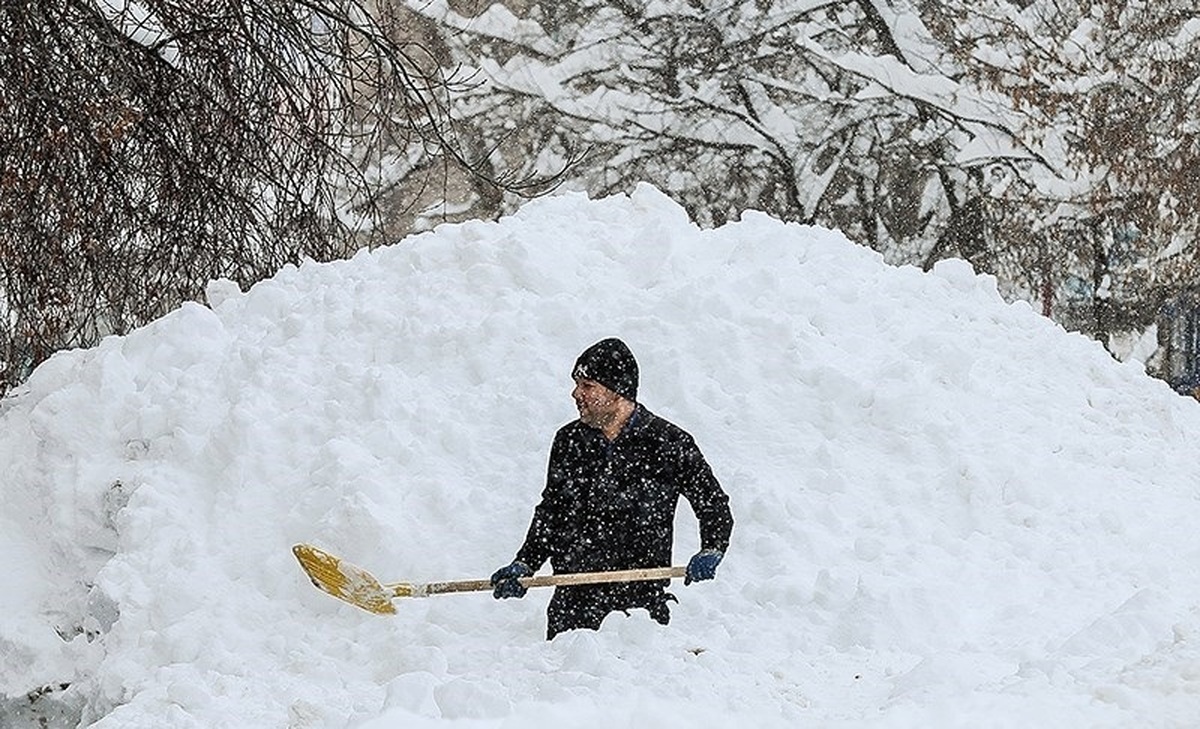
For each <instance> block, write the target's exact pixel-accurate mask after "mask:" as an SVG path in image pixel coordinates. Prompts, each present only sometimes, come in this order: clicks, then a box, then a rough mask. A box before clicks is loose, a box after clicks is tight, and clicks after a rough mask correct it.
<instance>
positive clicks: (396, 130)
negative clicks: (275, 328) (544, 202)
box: [0, 0, 548, 393]
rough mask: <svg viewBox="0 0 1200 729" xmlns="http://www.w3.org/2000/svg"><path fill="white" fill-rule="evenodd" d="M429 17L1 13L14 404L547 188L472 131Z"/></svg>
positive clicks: (268, 6) (305, 10)
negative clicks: (481, 203) (224, 296)
mask: <svg viewBox="0 0 1200 729" xmlns="http://www.w3.org/2000/svg"><path fill="white" fill-rule="evenodd" d="M427 25H428V24H427V23H424V22H423V21H421V20H420V19H419V18H417V17H415V16H413V15H412V14H411V13H409V12H407V11H405V10H404V9H403V8H400V7H390V8H376V7H374V6H369V5H368V4H366V3H362V2H358V1H357V0H305V2H292V1H291V0H256V1H255V2H242V1H241V0H141V1H140V2H128V1H127V0H56V1H55V2H43V1H42V0H6V1H5V2H3V3H0V109H2V110H3V111H2V112H0V393H3V392H4V391H5V390H6V389H8V388H9V387H10V386H11V385H13V384H15V383H17V382H19V381H20V380H21V379H23V378H24V377H25V376H26V375H27V374H28V373H29V372H30V371H31V369H32V368H33V367H35V366H36V365H37V364H38V363H39V362H41V361H42V360H44V359H45V358H46V357H48V356H49V355H50V354H51V353H53V352H54V351H56V350H58V349H62V348H65V347H76V346H86V345H90V344H93V343H95V342H96V341H98V340H99V338H101V337H102V336H104V335H106V334H111V333H123V332H126V331H128V330H129V329H130V328H132V327H135V326H138V325H140V324H143V323H146V322H148V321H150V320H152V319H154V318H155V317H158V316H161V315H162V314H164V313H166V312H167V311H169V310H170V309H172V308H174V307H176V306H178V305H179V304H180V303H181V302H182V301H185V300H189V299H201V298H202V296H203V291H204V286H205V284H206V282H208V281H209V280H212V279H216V278H228V279H232V280H233V281H236V282H237V283H238V284H239V285H241V286H243V287H246V286H248V285H250V284H252V283H253V282H255V281H257V280H259V279H262V278H264V277H266V276H270V275H272V274H274V273H275V272H276V271H277V270H278V269H279V268H280V267H281V266H282V265H284V264H285V263H298V262H299V261H300V260H301V259H304V258H312V259H315V260H328V259H331V258H335V257H338V256H342V255H345V254H346V253H348V252H350V251H352V250H354V249H355V248H358V247H360V246H363V245H371V244H374V243H378V242H380V241H383V240H387V239H389V237H394V236H396V235H398V234H399V233H400V232H406V231H407V230H408V229H410V228H411V227H413V225H416V224H417V223H418V222H419V218H420V216H421V215H422V214H423V212H424V211H423V210H422V207H421V206H423V205H426V204H430V203H433V202H436V201H438V200H441V199H444V198H445V197H446V195H445V194H444V193H443V192H441V190H443V189H445V188H447V187H454V188H455V197H456V199H458V200H460V201H462V200H466V201H471V200H481V199H482V200H487V199H491V198H495V197H497V196H498V195H499V192H498V191H499V190H506V191H508V192H511V193H514V194H527V193H530V192H533V191H535V188H536V187H537V185H538V184H541V183H545V182H548V181H547V180H540V181H539V180H532V179H527V178H526V179H518V178H515V177H505V176H503V175H500V174H498V173H497V171H496V170H495V168H494V167H493V166H492V165H491V164H489V162H488V160H487V158H486V155H485V154H484V153H483V149H482V147H481V145H480V144H479V140H478V139H477V138H476V137H473V136H464V135H462V134H461V132H460V130H459V129H458V128H457V127H456V126H455V124H454V122H453V121H452V119H451V117H450V114H449V111H450V107H451V102H452V99H453V97H454V95H455V94H456V93H460V92H462V91H463V90H465V89H467V88H469V83H467V82H465V81H464V80H462V79H460V78H458V77H456V76H455V75H454V74H453V72H452V70H451V71H448V70H447V69H448V68H451V64H450V63H449V59H447V58H446V50H445V48H443V47H440V46H438V45H437V43H436V33H433V32H424V31H426V30H428V28H427ZM469 207H470V205H469V204H464V205H460V210H459V212H464V213H465V212H466V211H467V209H468V208H469ZM493 207H494V204H493ZM442 211H443V213H444V212H445V208H444V206H443V208H442ZM434 214H437V211H434Z"/></svg>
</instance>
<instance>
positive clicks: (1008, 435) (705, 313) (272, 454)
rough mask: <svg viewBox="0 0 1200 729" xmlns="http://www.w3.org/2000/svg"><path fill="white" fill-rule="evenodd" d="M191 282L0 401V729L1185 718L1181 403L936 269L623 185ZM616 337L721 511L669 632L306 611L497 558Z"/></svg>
mask: <svg viewBox="0 0 1200 729" xmlns="http://www.w3.org/2000/svg"><path fill="white" fill-rule="evenodd" d="M209 293H210V303H211V308H207V307H204V306H200V305H197V304H189V305H185V306H183V307H182V308H180V309H178V310H176V311H175V312H173V313H171V314H169V315H168V316H165V317H163V318H162V319H160V320H158V321H156V322H154V323H153V324H151V325H149V326H147V327H144V328H142V329H140V330H138V331H135V332H133V333H132V334H130V335H128V336H125V337H111V338H108V339H106V340H105V341H103V342H102V343H101V344H100V345H99V346H97V347H94V348H91V349H87V350H78V351H71V352H65V353H61V354H58V355H56V356H55V357H53V358H52V359H51V360H50V361H48V362H47V363H45V364H44V365H43V366H42V367H40V368H39V369H38V370H37V371H36V372H35V373H34V375H33V377H32V378H31V379H30V380H29V381H28V383H27V384H26V385H25V386H23V387H22V388H20V390H19V391H17V392H15V393H14V394H12V395H11V396H10V397H8V398H6V399H5V400H4V401H3V405H2V408H3V409H2V412H0V462H2V463H3V464H4V472H3V476H2V478H0V490H2V493H0V495H2V496H3V503H4V508H3V511H2V512H0V559H2V560H3V564H4V565H5V575H4V582H5V586H4V588H3V589H2V590H0V655H2V656H3V660H2V661H0V696H2V698H3V701H2V702H0V707H2V708H0V724H5V723H7V725H9V726H15V727H24V726H35V725H36V723H35V722H36V719H35V718H30V716H29V714H28V711H25V713H22V712H23V710H22V709H21V708H20V707H21V706H24V705H25V704H27V703H28V702H27V701H25V698H24V697H25V695H26V694H27V692H29V691H31V690H34V689H37V688H38V687H41V686H45V685H53V686H55V687H57V688H55V690H53V691H51V692H50V694H49V695H48V696H47V698H46V701H50V700H53V701H57V702H59V704H60V705H61V706H65V707H67V708H68V709H71V707H74V708H73V711H74V715H70V714H71V711H66V713H67V714H68V715H69V716H68V718H67V719H58V721H61V722H66V723H69V724H74V723H76V722H78V723H80V724H82V725H84V726H87V725H91V726H95V727H102V728H103V729H116V728H122V729H124V728H127V727H204V728H211V727H293V728H301V727H314V728H316V727H329V728H341V727H364V728H368V727H369V729H393V728H395V729H399V728H402V727H403V728H405V729H409V728H413V727H416V728H418V729H419V728H422V727H441V726H453V727H459V728H461V729H483V728H492V727H555V728H556V729H558V728H567V729H570V728H573V727H579V728H583V727H597V726H603V727H609V728H614V729H619V728H622V727H664V728H666V729H672V728H675V727H678V728H679V729H700V728H705V727H730V726H751V727H796V726H819V727H886V728H894V727H897V728H898V727H921V728H923V729H927V728H928V727H964V726H970V727H1021V728H1027V727H1176V726H1179V727H1183V726H1194V722H1195V721H1196V717H1198V716H1200V610H1198V608H1200V530H1198V529H1197V523H1200V501H1198V500H1197V492H1198V487H1200V458H1198V457H1197V453H1196V450H1195V441H1196V434H1197V433H1200V407H1198V406H1197V404H1196V403H1195V402H1194V401H1191V400H1188V399H1185V398H1182V397H1179V396H1177V395H1175V394H1174V393H1172V392H1171V391H1170V390H1169V388H1168V387H1167V386H1166V385H1164V384H1163V383H1161V382H1158V381H1156V380H1152V379H1150V378H1148V377H1147V376H1146V375H1144V374H1143V373H1142V372H1141V371H1140V369H1139V368H1138V367H1136V366H1133V365H1127V364H1121V363H1118V362H1116V361H1114V360H1112V359H1111V358H1110V357H1109V356H1107V355H1106V354H1105V352H1104V351H1103V350H1102V349H1101V348H1100V347H1099V345H1097V344H1096V343H1094V342H1092V341H1091V340H1088V339H1086V338H1084V337H1082V336H1078V335H1073V334H1068V333H1066V332H1064V331H1063V330H1062V329H1061V328H1059V327H1057V326H1056V325H1054V324H1053V323H1051V322H1050V321H1048V320H1046V319H1044V318H1042V317H1040V316H1038V315H1037V314H1036V313H1035V312H1034V311H1032V310H1031V309H1030V308H1029V307H1028V306H1025V305H1023V304H1013V305H1010V304H1006V303H1005V302H1004V301H1002V299H1001V298H1000V296H999V295H998V294H997V292H996V287H995V282H994V280H993V279H991V278H990V277H987V276H979V275H976V274H975V273H974V272H973V271H972V270H971V268H970V267H969V266H968V265H967V264H966V263H963V262H959V261H947V262H943V263H941V264H939V265H938V266H937V267H936V269H935V270H934V271H933V272H932V273H929V274H924V273H922V272H920V271H918V270H916V269H913V268H896V267H891V266H888V265H886V264H885V263H883V262H882V260H881V259H880V257H879V256H878V255H876V254H875V253H873V252H871V251H869V250H867V249H865V248H863V247H860V246H856V245H854V244H852V243H850V242H848V241H847V240H845V238H844V237H842V235H841V234H840V233H837V232H834V231H829V230H823V229H818V228H810V227H804V226H799V225H785V224H783V223H780V222H778V221H776V220H772V219H770V218H768V217H766V216H764V215H761V214H755V213H748V214H746V215H745V216H743V219H742V220H741V221H740V222H736V223H732V224H729V225H726V226H724V227H721V228H719V229H716V230H700V229H698V228H696V227H694V226H693V225H692V224H690V223H689V222H688V220H687V217H686V215H685V213H684V211H683V210H682V209H681V208H680V207H678V206H677V205H675V204H674V203H673V202H671V201H670V200H668V199H667V198H666V197H665V196H663V195H662V194H661V193H659V192H657V191H656V190H654V189H653V188H649V187H642V188H639V189H638V190H637V191H636V192H635V193H634V194H632V195H630V196H616V197H610V198H605V199H602V200H595V201H593V200H589V199H587V198H586V197H584V196H581V195H576V194H563V195H559V196H555V197H552V198H547V199H542V200H538V201H535V202H532V203H530V204H528V205H527V206H526V207H524V208H523V209H522V210H520V211H519V212H518V213H516V214H515V215H513V216H511V217H508V218H505V219H503V220H500V221H499V222H494V223H490V222H472V223H465V224H461V225H452V226H443V227H440V228H438V229H436V230H434V231H432V232H429V233H425V234H422V235H419V236H416V237H412V238H409V239H406V240H404V241H401V242H400V243H397V244H396V245H393V246H390V247H387V248H382V249H379V250H376V251H372V252H362V253H360V254H359V255H357V256H355V257H354V258H353V259H352V260H349V261H343V262H337V263H330V264H315V263H306V264H304V265H302V266H300V267H299V268H295V267H288V268H286V269H284V270H283V271H281V272H280V273H279V274H278V275H277V276H275V277H274V278H272V279H270V280H268V281H264V282H262V283H260V284H258V285H256V286H254V287H253V288H251V289H250V290H249V291H247V292H245V293H242V292H239V291H237V290H236V287H232V285H231V284H227V283H225V284H221V283H218V284H214V285H213V286H211V287H210V292H209ZM605 336H620V337H622V338H623V339H625V341H626V342H628V343H629V344H630V346H631V348H632V349H633V351H634V353H635V354H636V355H637V357H638V359H639V362H640V364H641V368H642V383H641V390H640V399H641V401H642V402H644V403H645V404H646V406H647V407H649V408H650V409H651V410H652V411H655V412H657V413H658V414H660V415H663V416H665V417H667V418H668V419H671V420H672V421H674V422H676V423H677V424H679V425H681V426H683V427H684V428H686V429H687V430H689V431H690V432H691V433H692V434H693V435H694V436H695V438H696V440H697V442H698V443H699V444H700V446H701V448H702V449H703V450H704V452H705V454H706V456H707V457H708V459H709V461H710V463H711V464H712V466H713V468H714V470H715V472H716V474H717V475H718V477H719V478H720V479H721V481H722V484H723V485H724V487H725V489H726V490H727V491H728V492H729V494H730V497H731V502H732V507H733V510H734V516H735V519H736V525H735V527H734V535H733V541H732V545H731V547H730V549H729V552H728V554H727V556H726V559H725V561H724V562H723V563H722V564H721V567H720V570H719V571H718V574H717V579H716V580H714V581H712V582H704V583H697V584H693V585H690V586H687V587H684V586H683V585H682V584H680V583H676V585H675V586H674V587H673V590H674V592H675V593H676V594H677V595H678V596H679V598H680V602H679V604H678V605H677V606H675V608H674V617H673V620H672V622H671V624H670V625H669V626H667V627H665V628H664V627H661V626H658V625H657V624H655V623H653V622H652V621H651V620H650V619H649V617H648V616H647V615H646V614H645V612H644V611H634V612H633V613H632V614H631V615H629V616H625V615H623V614H620V613H618V614H614V615H612V616H610V617H609V618H608V619H607V620H606V622H605V624H604V626H603V628H602V629H601V630H600V631H599V632H591V631H575V632H571V633H566V634H563V635H561V636H559V637H558V638H556V639H555V640H554V641H550V642H546V641H545V640H544V639H543V635H544V633H543V631H544V625H545V616H544V609H545V606H546V602H547V600H548V599H549V591H547V590H531V591H530V593H529V595H528V596H527V597H526V598H525V599H524V600H507V601H496V600H494V599H493V598H492V596H491V595H490V594H488V593H469V594H458V595H443V596H437V597H431V598H425V599H416V598H407V599H400V600H397V603H396V606H397V610H398V614H397V615H395V616H389V617H380V616H375V615H372V614H369V613H366V612H364V611H361V610H358V609H357V608H355V607H353V606H351V605H347V604H345V603H342V602H340V601H338V600H336V599H334V598H332V597H330V596H329V595H326V594H325V593H322V592H320V591H318V590H316V589H315V588H314V587H313V586H312V585H311V584H310V583H309V582H308V581H307V579H306V578H305V576H304V575H303V573H302V572H301V571H300V569H299V567H298V566H297V564H296V562H295V560H294V559H293V557H292V554H291V549H290V548H291V546H292V545H293V544H295V543H298V542H311V543H314V544H316V545H318V546H321V547H323V548H325V549H327V550H329V551H331V552H333V553H335V554H337V555H339V556H340V557H342V558H344V559H346V560H349V561H351V562H354V563H356V564H358V565H360V566H362V567H364V568H366V569H369V570H371V571H372V572H373V573H374V574H376V575H377V576H378V577H379V578H380V579H382V580H384V581H385V582H389V581H416V582H422V581H433V580H444V579H459V578H479V577H486V576H488V575H490V574H491V572H492V571H493V570H494V569H496V568H497V567H499V566H501V565H503V564H506V563H507V562H508V561H509V560H510V559H511V558H512V556H513V553H514V552H515V550H516V549H517V547H518V546H519V544H520V542H521V539H522V538H523V536H524V532H525V528H526V526H527V524H528V520H529V517H530V514H531V511H532V508H533V506H534V504H535V503H536V501H537V499H538V496H539V494H540V491H541V488H542V485H543V478H544V473H545V466H546V458H547V454H548V450H549V444H550V440H551V438H552V437H553V433H554V431H555V430H556V429H557V428H558V427H559V426H561V425H562V424H564V423H565V422H568V421H570V420H571V419H573V418H574V417H575V411H574V408H573V404H572V402H571V400H570V397H569V392H570V389H571V386H572V384H571V381H570V377H569V372H570V368H571V364H572V363H573V361H574V359H575V357H576V356H577V355H578V353H579V352H580V351H582V349H583V348H584V347H586V346H587V345H589V344H591V343H592V342H594V341H596V340H598V339H600V338H602V337H605ZM697 543H698V537H697V535H696V526H695V520H694V517H693V516H692V514H691V512H690V510H689V509H688V508H687V507H686V505H685V506H681V508H680V510H679V514H678V517H677V536H676V545H675V558H676V559H675V561H676V563H677V564H679V563H683V562H685V561H686V559H687V558H688V556H690V554H691V553H692V551H694V550H695V549H696V546H697ZM64 683H69V684H70V685H69V687H68V688H66V689H65V690H59V689H61V684H64Z"/></svg>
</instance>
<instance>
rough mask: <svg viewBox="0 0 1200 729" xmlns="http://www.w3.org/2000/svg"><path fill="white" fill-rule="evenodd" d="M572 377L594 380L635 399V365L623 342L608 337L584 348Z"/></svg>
mask: <svg viewBox="0 0 1200 729" xmlns="http://www.w3.org/2000/svg"><path fill="white" fill-rule="evenodd" d="M571 377H578V378H582V379H585V380H595V381H596V382H599V383H600V384H601V385H604V386H605V387H607V388H608V389H610V390H612V391H613V392H615V393H617V394H618V395H620V396H621V397H624V398H625V399H627V400H631V401H633V402H637V388H638V365H637V360H636V359H634V358H633V352H630V351H629V347H627V346H625V342H622V341H621V340H620V339H617V338H615V337H611V338H609V339H602V340H600V341H599V342H596V343H595V344H593V345H592V346H590V347H588V348H587V349H585V350H583V354H581V355H579V359H577V360H575V368H574V369H573V370H571Z"/></svg>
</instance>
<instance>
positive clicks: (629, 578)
mask: <svg viewBox="0 0 1200 729" xmlns="http://www.w3.org/2000/svg"><path fill="white" fill-rule="evenodd" d="M686 572H687V568H686V567H646V568H642V569H633V570H614V571H612V572H567V573H564V574H558V575H537V576H534V577H521V578H518V580H517V581H518V582H520V583H521V584H522V585H524V586H525V587H556V586H558V585H598V584H602V583H606V582H643V581H646V580H669V579H671V578H673V577H683V576H684V574H685V573H686ZM386 587H387V588H390V589H391V590H392V592H393V593H394V594H396V595H397V596H404V597H409V596H411V597H423V596H425V595H442V594H445V593H449V592H483V591H487V590H491V589H492V583H491V581H490V580H453V581H450V582H430V583H427V584H424V585H413V584H410V583H406V582H400V583H396V584H393V585H386Z"/></svg>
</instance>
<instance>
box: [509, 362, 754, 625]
mask: <svg viewBox="0 0 1200 729" xmlns="http://www.w3.org/2000/svg"><path fill="white" fill-rule="evenodd" d="M571 376H572V377H573V378H574V380H575V389H574V391H573V392H572V393H571V396H572V397H573V398H574V399H575V406H576V408H577V409H578V410H579V419H578V420H576V421H574V422H571V423H569V424H567V425H565V426H563V427H562V428H561V429H560V430H559V431H558V434H557V435H556V436H555V438H554V445H553V446H552V447H551V449H550V464H549V468H548V470H547V476H546V488H545V490H544V491H543V492H542V500H541V503H539V504H538V505H537V507H536V508H535V509H534V512H533V520H532V522H531V523H530V525H529V530H528V533H527V534H526V536H525V543H524V544H523V545H522V546H521V548H520V550H519V551H518V552H517V555H516V559H514V560H513V562H512V563H511V564H509V565H508V566H506V567H503V568H501V569H499V570H497V572H496V573H495V574H494V575H492V580H491V582H492V585H493V586H494V588H495V591H494V594H495V596H496V598H497V599H500V598H508V597H523V596H524V595H525V587H523V586H522V585H521V584H520V583H519V582H518V581H517V580H518V578H520V577H528V576H529V575H532V574H533V573H534V572H536V571H537V570H538V569H539V568H540V567H541V566H542V564H544V563H545V562H546V560H550V564H551V566H552V568H553V569H554V572H556V573H570V572H601V571H611V570H624V569H636V568H644V567H666V566H669V565H670V564H671V541H672V531H673V527H674V520H675V506H676V504H677V502H678V500H679V497H680V495H682V496H683V497H684V498H686V499H687V500H688V502H689V503H690V504H691V506H692V510H693V511H694V512H695V514H696V517H697V518H698V520H699V522H700V546H701V549H700V551H699V552H698V553H697V554H696V555H695V556H693V557H692V558H691V560H690V561H689V562H688V566H687V576H686V577H685V579H684V584H691V582H692V581H693V580H709V579H712V578H713V577H714V576H715V575H716V570H717V565H718V564H719V563H720V561H721V559H722V557H723V556H724V553H725V550H726V549H727V548H728V546H729V535H730V533H731V532H732V530H733V515H732V514H731V513H730V510H729V497H728V496H726V494H725V492H724V491H722V490H721V485H720V484H719V483H717V479H716V478H715V477H714V476H713V473H712V470H711V469H710V468H709V466H708V463H707V462H706V461H705V460H704V456H703V455H701V453H700V449H699V448H697V447H696V444H695V442H694V441H693V440H692V437H691V436H690V435H688V434H687V433H686V432H685V431H684V430H683V429H681V428H679V427H678V426H675V425H673V424H671V423H669V422H667V421H666V420H664V419H662V418H660V417H658V416H656V415H654V414H653V413H651V412H650V411H649V410H647V409H646V408H645V407H644V406H643V405H641V404H639V403H638V402H637V387H638V366H637V361H636V360H635V359H634V357H633V353H632V352H630V351H629V347H627V346H625V343H624V342H622V341H621V340H619V339H605V340H602V341H600V342H597V343H596V344H594V345H592V346H591V347H588V348H587V349H586V350H585V351H584V352H583V354H581V355H580V356H579V359H578V360H577V361H576V362H575V368H574V369H573V370H572V373H571ZM668 584H670V581H669V580H654V581H643V582H624V583H612V584H599V585H577V586H560V587H557V588H555V590H554V595H553V597H551V599H550V606H549V608H548V609H547V613H546V614H547V618H548V622H547V627H546V638H547V640H549V639H551V638H553V637H554V636H555V635H557V634H559V633H561V632H562V631H564V630H573V629H576V628H588V629H591V630H597V629H599V627H600V623H601V622H602V621H603V620H604V618H605V616H606V615H608V614H609V613H610V612H613V611H616V610H622V611H628V610H630V609H632V608H645V609H646V610H647V611H649V613H650V616H651V617H652V618H653V619H654V620H656V621H658V622H659V623H662V624H663V625H666V624H667V622H668V621H669V620H670V619H671V613H670V610H669V609H668V607H667V602H668V601H671V600H675V599H676V598H675V596H674V595H672V594H671V593H669V592H666V587H667V585H668Z"/></svg>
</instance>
